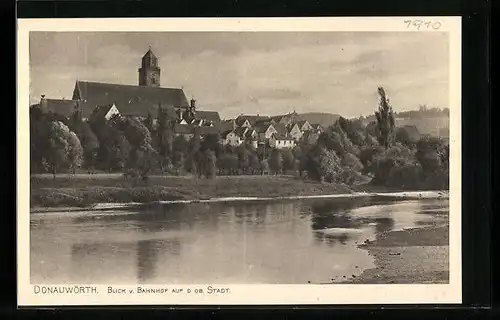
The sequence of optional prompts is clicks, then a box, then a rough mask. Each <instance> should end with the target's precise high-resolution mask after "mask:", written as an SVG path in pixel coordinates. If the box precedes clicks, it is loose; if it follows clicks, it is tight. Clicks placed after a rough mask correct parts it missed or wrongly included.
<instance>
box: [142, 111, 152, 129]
mask: <svg viewBox="0 0 500 320" xmlns="http://www.w3.org/2000/svg"><path fill="white" fill-rule="evenodd" d="M144 126H146V128H147V129H148V130H149V132H151V131H153V115H152V114H151V112H148V115H147V117H146V119H144Z"/></svg>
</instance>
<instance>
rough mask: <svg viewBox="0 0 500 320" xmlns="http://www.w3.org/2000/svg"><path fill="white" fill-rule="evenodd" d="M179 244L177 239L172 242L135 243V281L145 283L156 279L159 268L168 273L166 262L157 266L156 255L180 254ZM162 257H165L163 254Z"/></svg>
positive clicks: (149, 241) (144, 241) (148, 241)
mask: <svg viewBox="0 0 500 320" xmlns="http://www.w3.org/2000/svg"><path fill="white" fill-rule="evenodd" d="M180 250H181V243H180V241H179V240H177V239H172V240H155V239H152V240H140V241H138V242H137V281H138V282H139V283H146V282H148V281H149V280H151V279H153V278H155V277H156V271H157V270H158V268H159V267H165V269H164V270H166V272H168V267H169V264H168V261H167V262H166V264H165V265H163V266H159V265H158V264H159V262H158V255H159V254H161V253H167V256H169V255H176V256H178V255H179V254H180ZM162 256H165V254H163V255H162Z"/></svg>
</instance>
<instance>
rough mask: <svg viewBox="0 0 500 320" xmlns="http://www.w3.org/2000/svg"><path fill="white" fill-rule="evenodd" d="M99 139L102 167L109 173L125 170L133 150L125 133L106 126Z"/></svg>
mask: <svg viewBox="0 0 500 320" xmlns="http://www.w3.org/2000/svg"><path fill="white" fill-rule="evenodd" d="M98 138H99V152H98V164H99V165H100V167H101V168H102V169H105V170H107V171H109V172H111V171H113V170H121V169H123V168H124V167H125V163H126V160H127V158H128V156H129V153H130V149H131V147H130V144H129V142H128V140H127V138H126V137H125V135H124V134H123V132H122V131H120V130H118V129H116V128H114V127H112V126H109V125H107V124H106V125H104V126H103V127H101V129H100V130H99V132H98Z"/></svg>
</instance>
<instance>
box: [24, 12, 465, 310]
mask: <svg viewBox="0 0 500 320" xmlns="http://www.w3.org/2000/svg"><path fill="white" fill-rule="evenodd" d="M17 54H18V56H17V57H18V65H17V66H18V68H17V72H18V92H17V95H18V104H17V128H18V129H17V130H18V131H17V159H18V160H17V161H18V163H17V165H18V166H17V170H18V171H17V177H18V181H17V192H18V211H17V230H18V238H17V255H18V261H17V266H18V279H17V281H18V304H19V306H20V307H40V306H72V305H73V306H76V305H93V306H96V305H171V306H181V305H235V304H238V305H338V304H384V305H385V304H450V303H453V304H454V303H461V300H462V289H461V287H462V286H461V282H462V281H461V278H462V274H461V272H462V268H461V263H462V262H461V146H460V144H461V141H460V139H461V18H460V17H384V18H382V17H363V18H356V17H352V18H338V17H336V18H333V17H331V18H329V17H323V18H176V19H168V18H161V19H20V20H18V51H17Z"/></svg>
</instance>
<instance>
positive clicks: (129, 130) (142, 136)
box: [111, 117, 152, 147]
mask: <svg viewBox="0 0 500 320" xmlns="http://www.w3.org/2000/svg"><path fill="white" fill-rule="evenodd" d="M111 124H112V126H113V127H115V128H117V129H119V130H120V131H122V132H123V133H124V135H125V137H126V138H127V141H128V142H129V143H130V146H131V147H142V146H151V143H152V140H151V133H150V132H149V130H148V128H146V126H145V125H144V124H143V123H142V122H141V121H139V120H138V119H136V118H132V117H117V118H115V119H114V120H113V121H112V122H111Z"/></svg>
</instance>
